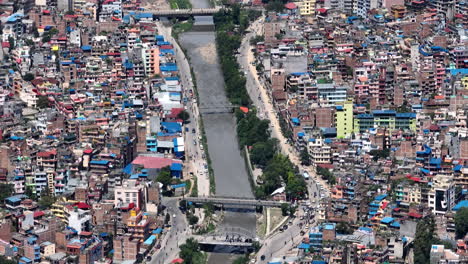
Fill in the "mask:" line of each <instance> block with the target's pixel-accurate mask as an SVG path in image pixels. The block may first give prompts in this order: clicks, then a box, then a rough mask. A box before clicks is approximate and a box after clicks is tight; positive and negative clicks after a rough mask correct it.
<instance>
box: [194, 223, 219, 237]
mask: <svg viewBox="0 0 468 264" xmlns="http://www.w3.org/2000/svg"><path fill="white" fill-rule="evenodd" d="M215 230H216V225H215V224H213V223H209V224H208V225H206V226H205V227H203V228H201V229H200V230H198V231H197V233H196V234H197V235H205V234H208V233H211V232H213V231H215Z"/></svg>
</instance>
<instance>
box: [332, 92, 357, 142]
mask: <svg viewBox="0 0 468 264" xmlns="http://www.w3.org/2000/svg"><path fill="white" fill-rule="evenodd" d="M353 119H354V117H353V102H351V101H347V102H344V103H340V104H337V105H336V111H335V126H336V137H337V138H346V137H349V136H351V133H353V125H354V121H353Z"/></svg>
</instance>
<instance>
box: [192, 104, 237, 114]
mask: <svg viewBox="0 0 468 264" xmlns="http://www.w3.org/2000/svg"><path fill="white" fill-rule="evenodd" d="M238 107H239V105H231V104H226V105H208V106H205V105H200V106H199V107H198V109H199V110H200V113H201V114H204V115H215V114H227V113H232V112H234V109H236V108H238Z"/></svg>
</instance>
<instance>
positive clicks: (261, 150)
mask: <svg viewBox="0 0 468 264" xmlns="http://www.w3.org/2000/svg"><path fill="white" fill-rule="evenodd" d="M277 150H278V140H277V139H276V138H271V139H268V140H267V141H266V142H258V143H255V144H253V146H252V150H251V151H250V160H251V161H252V163H253V164H255V165H258V166H260V167H262V168H264V167H265V166H266V165H267V164H268V162H269V161H270V160H271V159H272V158H273V156H274V155H275V153H276V152H277Z"/></svg>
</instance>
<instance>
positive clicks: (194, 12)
mask: <svg viewBox="0 0 468 264" xmlns="http://www.w3.org/2000/svg"><path fill="white" fill-rule="evenodd" d="M221 9H222V7H214V8H192V9H163V10H151V9H147V10H145V11H142V12H141V13H151V14H153V16H156V17H163V16H168V17H188V16H212V15H213V14H215V13H217V12H218V11H219V10H221ZM136 13H139V12H136Z"/></svg>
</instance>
